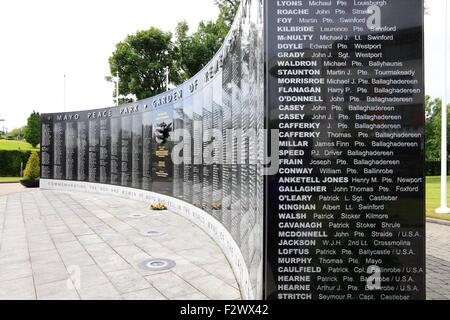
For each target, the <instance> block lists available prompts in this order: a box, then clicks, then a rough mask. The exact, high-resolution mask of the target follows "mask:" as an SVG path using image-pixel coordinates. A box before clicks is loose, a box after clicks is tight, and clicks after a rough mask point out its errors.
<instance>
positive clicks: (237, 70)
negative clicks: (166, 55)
mask: <svg viewBox="0 0 450 320" xmlns="http://www.w3.org/2000/svg"><path fill="white" fill-rule="evenodd" d="M231 55H232V60H233V63H232V67H231V129H232V131H231V132H232V146H231V147H232V165H231V235H232V236H233V238H234V240H235V241H236V243H237V244H238V245H239V246H240V245H241V232H240V226H241V219H242V204H241V186H242V184H241V163H242V162H241V155H242V140H243V139H242V92H241V79H242V65H241V64H242V56H241V40H240V37H239V38H238V40H237V41H236V42H235V45H234V46H233V49H232V53H231Z"/></svg>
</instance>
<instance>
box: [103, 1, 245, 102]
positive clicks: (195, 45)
mask: <svg viewBox="0 0 450 320" xmlns="http://www.w3.org/2000/svg"><path fill="white" fill-rule="evenodd" d="M214 2H215V4H216V5H217V6H218V7H219V10H220V14H219V17H218V19H217V20H216V22H214V21H207V22H205V21H202V22H200V24H199V26H198V29H197V31H195V32H194V33H193V34H189V26H188V24H187V23H186V21H182V22H180V23H179V24H178V26H177V28H176V39H175V40H174V41H172V34H171V33H169V32H164V31H161V30H160V29H157V28H153V27H152V28H150V29H149V30H144V31H138V32H137V33H136V34H133V35H129V36H127V38H126V39H125V40H124V41H122V42H120V43H118V44H117V45H116V50H115V51H114V52H113V54H112V56H111V57H110V58H109V66H110V72H111V75H112V76H110V77H106V80H107V81H110V82H114V81H115V80H114V78H113V77H114V76H116V74H118V75H119V79H120V81H119V95H120V96H122V98H121V99H119V103H127V102H132V101H133V100H135V99H138V100H141V99H145V98H148V97H151V96H154V95H156V94H159V93H161V92H164V91H165V89H166V67H167V66H168V67H169V70H170V72H169V82H171V83H174V84H177V85H178V84H180V83H182V82H184V81H185V80H187V79H189V78H191V77H193V76H194V75H195V74H196V73H198V72H199V71H200V70H201V69H202V68H203V67H204V66H205V65H206V64H207V63H208V62H209V61H210V60H211V59H212V58H213V56H214V54H215V53H216V52H217V51H218V50H219V48H220V46H221V45H222V43H223V41H224V39H225V36H226V35H227V33H228V31H229V29H230V27H231V24H232V22H233V20H234V16H235V15H236V11H237V9H238V7H239V4H240V0H214ZM113 96H114V97H115V96H116V89H115V90H114V93H113Z"/></svg>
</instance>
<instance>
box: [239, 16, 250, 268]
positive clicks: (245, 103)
mask: <svg viewBox="0 0 450 320" xmlns="http://www.w3.org/2000/svg"><path fill="white" fill-rule="evenodd" d="M245 13H246V14H245V16H244V20H243V21H242V27H241V37H240V46H241V48H240V51H241V64H240V67H241V79H240V80H241V83H240V88H241V136H242V139H241V143H242V146H241V152H240V155H238V161H239V163H240V167H239V170H240V177H241V182H240V186H241V190H240V192H241V195H240V201H241V213H240V215H241V217H240V224H239V239H240V240H239V241H240V243H241V252H242V255H243V256H244V259H245V262H246V263H247V265H249V262H250V247H249V241H250V238H249V237H250V229H251V227H252V226H251V225H249V218H250V215H251V214H250V198H249V194H250V185H249V184H250V177H249V170H250V168H249V165H250V163H249V158H250V150H249V148H250V141H249V140H250V131H251V130H250V83H249V81H250V71H249V68H250V55H251V54H252V53H251V52H250V12H249V10H247V11H246V12H245ZM238 45H239V44H238Z"/></svg>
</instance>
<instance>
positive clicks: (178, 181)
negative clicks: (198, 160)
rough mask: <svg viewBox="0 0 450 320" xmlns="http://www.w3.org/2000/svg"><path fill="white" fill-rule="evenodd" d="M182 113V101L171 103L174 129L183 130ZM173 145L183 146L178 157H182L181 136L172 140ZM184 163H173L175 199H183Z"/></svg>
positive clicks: (182, 144) (182, 142)
mask: <svg viewBox="0 0 450 320" xmlns="http://www.w3.org/2000/svg"><path fill="white" fill-rule="evenodd" d="M183 122H184V113H183V102H182V101H180V102H175V103H174V104H173V129H174V130H183V129H184V123H183ZM173 143H174V144H175V145H178V144H179V145H180V146H182V147H183V148H180V149H181V150H180V153H179V155H180V157H181V158H182V159H184V153H183V149H184V141H183V136H182V137H180V138H179V140H177V141H173ZM183 187H184V164H183V162H181V163H174V164H173V196H174V197H175V198H177V199H183V196H184V190H183Z"/></svg>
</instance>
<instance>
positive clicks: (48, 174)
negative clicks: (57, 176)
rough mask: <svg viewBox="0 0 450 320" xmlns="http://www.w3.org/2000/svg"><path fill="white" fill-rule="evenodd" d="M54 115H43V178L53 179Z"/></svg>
mask: <svg viewBox="0 0 450 320" xmlns="http://www.w3.org/2000/svg"><path fill="white" fill-rule="evenodd" d="M53 154H54V152H53V115H51V114H43V115H41V178H42V179H53Z"/></svg>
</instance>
